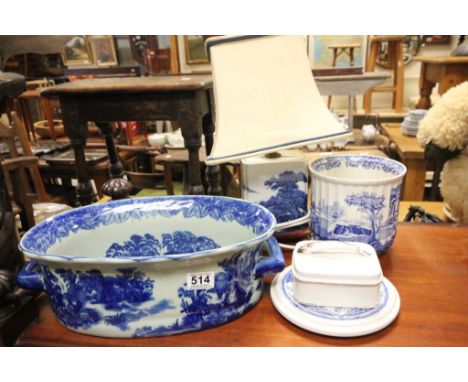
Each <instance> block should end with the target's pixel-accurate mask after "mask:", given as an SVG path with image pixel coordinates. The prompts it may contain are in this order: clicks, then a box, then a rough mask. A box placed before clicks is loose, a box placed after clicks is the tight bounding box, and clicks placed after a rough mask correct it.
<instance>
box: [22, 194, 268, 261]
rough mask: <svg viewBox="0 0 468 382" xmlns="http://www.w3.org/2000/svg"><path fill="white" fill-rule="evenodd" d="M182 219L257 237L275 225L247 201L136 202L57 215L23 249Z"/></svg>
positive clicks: (33, 233) (195, 198) (184, 198)
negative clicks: (232, 226) (132, 224)
mask: <svg viewBox="0 0 468 382" xmlns="http://www.w3.org/2000/svg"><path fill="white" fill-rule="evenodd" d="M178 215H181V216H183V217H184V218H192V217H193V218H198V219H202V218H205V217H209V218H211V219H214V220H215V221H220V222H221V221H222V222H235V223H237V224H240V225H242V226H245V227H248V228H250V230H251V231H252V233H254V234H256V235H259V234H263V233H265V232H266V231H267V230H268V229H270V228H271V227H272V225H273V221H272V220H273V219H272V217H271V215H269V214H268V213H267V212H266V211H264V210H262V209H260V208H259V206H258V205H256V204H254V203H250V202H246V201H243V200H236V199H229V198H223V197H208V196H177V197H154V198H136V199H124V200H119V201H113V202H109V203H102V204H94V205H90V206H86V207H82V208H78V209H75V210H72V211H69V212H65V213H63V214H60V215H57V216H55V217H53V218H51V219H49V220H45V221H43V222H41V223H39V224H38V225H36V226H35V227H33V228H32V229H31V230H29V231H28V233H27V234H26V235H25V236H24V237H23V239H22V240H21V243H20V245H21V248H22V249H24V250H26V251H29V252H33V253H37V254H46V253H47V250H48V249H49V247H50V246H52V245H53V244H55V243H56V242H57V241H61V240H62V239H64V238H66V237H68V236H69V235H70V233H72V232H73V233H76V232H78V231H81V230H95V229H97V228H98V227H100V226H107V225H112V224H121V223H124V222H127V221H129V220H136V221H138V220H141V219H146V218H153V217H158V216H162V217H174V216H178Z"/></svg>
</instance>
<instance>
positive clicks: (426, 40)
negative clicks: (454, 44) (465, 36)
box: [422, 35, 451, 45]
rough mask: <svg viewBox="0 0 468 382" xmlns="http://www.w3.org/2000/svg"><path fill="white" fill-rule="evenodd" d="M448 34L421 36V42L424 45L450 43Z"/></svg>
mask: <svg viewBox="0 0 468 382" xmlns="http://www.w3.org/2000/svg"><path fill="white" fill-rule="evenodd" d="M450 37H451V36H450V35H440V36H435V35H432V36H423V38H422V40H423V44H426V45H439V44H440V45H442V44H450Z"/></svg>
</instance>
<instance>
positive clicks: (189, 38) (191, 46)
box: [184, 35, 210, 65]
mask: <svg viewBox="0 0 468 382" xmlns="http://www.w3.org/2000/svg"><path fill="white" fill-rule="evenodd" d="M208 37H210V36H205V35H203V36H202V35H186V36H184V46H185V59H186V62H187V64H189V65H193V64H207V63H208V57H207V55H206V52H205V40H206V39H207V38H208Z"/></svg>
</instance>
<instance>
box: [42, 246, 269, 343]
mask: <svg viewBox="0 0 468 382" xmlns="http://www.w3.org/2000/svg"><path fill="white" fill-rule="evenodd" d="M259 251H260V246H257V247H256V248H254V249H252V250H249V251H245V252H238V253H235V254H234V255H233V256H231V257H230V258H228V259H225V260H222V261H221V262H219V263H218V266H219V267H220V268H221V269H220V271H219V272H216V274H215V286H214V288H211V289H205V290H190V289H188V288H187V285H186V283H183V284H182V285H181V286H180V287H179V288H178V292H177V294H178V297H179V298H178V300H170V299H160V300H158V299H157V296H158V290H157V285H156V283H155V282H154V281H153V280H151V279H150V278H148V277H147V276H146V274H145V273H144V272H142V271H139V270H137V269H136V268H127V269H118V274H117V276H108V275H103V274H102V273H101V271H99V270H91V271H85V272H83V271H72V270H70V269H67V270H66V269H55V270H51V269H49V268H48V267H47V266H45V265H42V268H43V272H44V274H45V276H46V277H44V287H45V290H46V291H47V293H48V294H49V298H50V302H51V305H52V308H53V310H54V312H55V314H56V316H57V317H58V318H59V320H60V321H61V322H62V323H63V324H64V325H66V326H68V327H70V328H73V329H90V328H92V327H94V326H97V325H100V324H103V323H104V324H105V325H108V326H114V327H116V328H118V329H120V330H121V331H128V330H130V326H129V325H130V324H133V327H135V326H137V327H136V329H132V330H134V332H133V334H132V336H134V337H148V336H162V335H170V334H175V333H181V332H187V331H193V330H200V329H205V328H209V327H213V326H217V325H221V324H223V323H225V322H227V321H229V320H232V319H233V318H235V317H237V316H239V315H240V314H242V313H243V312H245V311H246V310H248V309H250V308H251V307H252V306H253V305H254V304H255V303H256V302H257V300H258V298H259V297H260V295H261V290H262V286H263V281H262V279H255V266H256V258H257V256H259ZM168 310H178V311H179V312H180V313H181V316H179V318H178V319H176V320H175V321H174V322H173V323H172V324H169V325H161V326H158V327H154V328H153V327H150V326H147V325H144V326H141V327H139V326H138V321H140V320H141V319H142V318H144V317H147V316H154V315H157V314H160V313H162V312H165V311H168Z"/></svg>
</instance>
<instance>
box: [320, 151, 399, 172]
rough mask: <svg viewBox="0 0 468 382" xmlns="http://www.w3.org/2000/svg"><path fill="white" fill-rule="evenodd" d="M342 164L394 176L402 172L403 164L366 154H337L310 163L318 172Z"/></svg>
mask: <svg viewBox="0 0 468 382" xmlns="http://www.w3.org/2000/svg"><path fill="white" fill-rule="evenodd" d="M342 165H345V166H346V167H347V168H357V167H361V168H364V169H366V170H380V171H383V172H385V173H387V174H389V173H390V174H392V175H395V176H397V175H402V174H403V173H404V166H403V165H402V164H400V163H398V162H396V161H393V160H389V159H387V158H383V157H382V158H381V157H374V156H367V155H343V156H338V155H337V156H330V157H327V158H321V159H318V160H316V161H314V162H313V163H312V164H311V169H312V170H313V171H315V172H317V173H320V172H322V171H328V170H331V169H333V168H338V167H341V166H342Z"/></svg>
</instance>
